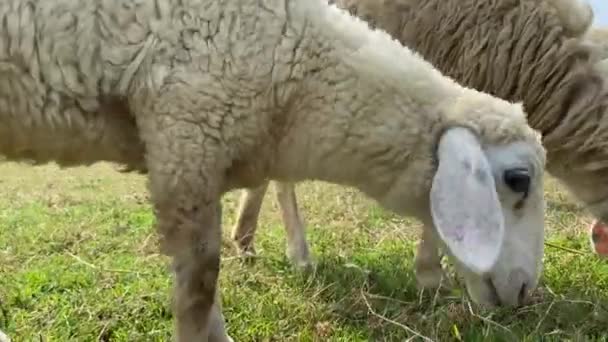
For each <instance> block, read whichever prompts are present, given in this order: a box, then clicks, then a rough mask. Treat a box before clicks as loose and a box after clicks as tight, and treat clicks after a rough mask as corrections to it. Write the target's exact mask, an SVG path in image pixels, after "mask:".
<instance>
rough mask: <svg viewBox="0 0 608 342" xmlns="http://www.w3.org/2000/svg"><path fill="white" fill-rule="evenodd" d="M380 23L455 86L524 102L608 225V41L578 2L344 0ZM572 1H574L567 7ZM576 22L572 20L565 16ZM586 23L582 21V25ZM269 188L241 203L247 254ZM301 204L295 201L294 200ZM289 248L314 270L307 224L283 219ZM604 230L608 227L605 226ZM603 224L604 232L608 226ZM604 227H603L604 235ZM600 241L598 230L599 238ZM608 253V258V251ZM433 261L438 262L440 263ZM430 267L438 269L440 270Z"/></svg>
mask: <svg viewBox="0 0 608 342" xmlns="http://www.w3.org/2000/svg"><path fill="white" fill-rule="evenodd" d="M336 2H337V5H338V6H340V7H342V8H344V9H347V10H349V11H350V12H351V13H353V14H356V15H357V16H359V17H360V18H363V19H365V20H366V21H368V22H369V23H371V24H372V26H377V27H379V28H381V29H384V30H386V31H387V32H389V33H390V34H391V35H393V36H394V37H396V38H398V39H399V40H400V41H401V43H403V44H404V45H406V46H409V47H411V48H413V49H414V50H417V51H419V52H420V53H422V54H423V55H424V56H425V57H426V58H428V59H429V60H430V61H431V62H432V63H434V64H436V66H437V67H439V69H440V70H441V71H443V72H444V73H447V74H448V75H450V76H452V77H454V78H455V79H456V80H457V81H460V82H464V84H466V85H468V86H470V87H473V88H476V89H478V90H481V91H486V92H488V93H490V94H494V95H497V96H499V97H501V98H504V99H507V100H511V101H523V102H524V106H525V107H526V108H527V111H526V112H527V113H528V115H529V119H530V122H531V123H532V125H533V127H535V128H537V129H540V130H542V131H543V133H544V142H545V144H548V149H549V152H550V154H549V164H548V170H549V172H550V173H552V174H553V175H554V176H556V177H557V178H558V179H560V180H561V181H562V182H563V183H564V184H565V185H566V186H567V187H568V188H569V190H570V191H571V192H572V193H573V194H574V195H576V197H578V198H579V199H581V200H582V201H583V202H584V203H586V204H587V205H588V207H589V209H590V211H591V212H592V213H593V214H594V215H595V216H596V217H598V218H601V219H604V220H606V219H608V172H606V168H608V149H606V144H607V143H608V136H607V135H606V134H608V130H607V129H606V127H605V126H606V125H608V119H606V118H604V116H605V115H608V112H607V109H606V108H607V107H608V90H607V89H604V87H606V86H605V85H604V81H603V77H602V75H604V77H606V75H608V59H607V58H608V56H606V57H605V58H604V59H603V60H601V61H597V57H593V56H596V55H597V46H591V47H590V46H589V44H587V43H588V40H591V41H592V42H596V44H597V43H598V42H604V43H605V42H606V41H608V40H605V39H603V38H601V37H602V35H601V33H600V32H605V31H603V29H596V28H593V29H590V30H588V31H587V32H588V33H587V36H586V37H590V38H588V39H581V36H582V35H583V33H584V31H586V30H587V29H586V28H585V27H587V28H588V27H589V26H590V25H591V21H592V16H589V15H587V14H586V13H588V12H587V11H586V10H585V8H586V7H587V6H588V4H587V5H585V4H586V2H584V1H580V0H571V1H570V0H550V1H549V0H497V1H491V2H489V1H482V0H465V1H460V0H441V1H440V0H431V1H421V0H383V1H373V0H337V1H336ZM568 3H570V4H571V6H570V7H568V6H567V5H568ZM567 15H569V16H570V18H572V19H570V20H565V19H564V18H565V17H566V16H567ZM576 18H578V19H576ZM275 185H276V186H277V188H279V189H281V192H282V193H284V194H289V195H288V196H287V195H284V196H281V197H279V201H278V202H279V208H280V209H281V211H282V212H283V216H284V217H285V216H288V214H289V213H298V208H297V204H296V201H295V195H294V194H293V193H294V190H293V185H292V184H280V183H275ZM266 186H267V184H262V186H261V187H259V188H257V189H252V190H248V192H247V193H245V194H243V197H242V199H241V211H240V213H239V219H238V220H237V223H236V225H235V226H234V228H233V239H234V240H235V241H237V242H238V246H239V248H240V250H242V251H243V252H244V253H254V249H253V236H254V234H255V229H256V226H257V212H256V211H257V210H259V206H260V205H261V202H262V200H263V196H264V193H265V191H266V190H265V189H266ZM291 199H293V200H291ZM284 221H285V228H286V230H287V235H288V239H287V250H288V253H289V256H290V257H291V259H292V260H294V262H296V264H299V265H307V264H309V263H310V257H309V252H308V244H307V242H306V239H305V237H304V225H303V224H302V222H301V220H300V219H299V214H298V215H297V216H295V215H294V216H292V217H289V218H286V219H284ZM600 224H602V223H601V222H600ZM602 227H603V226H602ZM600 228H601V227H598V228H596V229H595V230H596V231H598V232H599V231H600ZM606 231H607V232H608V227H607V228H606ZM596 235H597V233H596ZM432 249H433V244H429V243H427V242H425V237H424V236H423V239H422V241H421V244H420V247H419V250H418V257H417V260H416V271H417V277H418V281H419V283H420V284H421V285H422V286H424V287H434V286H437V284H438V282H439V280H440V274H441V270H440V269H438V268H437V267H439V266H438V265H439V260H440V258H439V257H438V256H437V257H434V256H435V255H436V254H437V253H435V252H434V251H432ZM607 253H608V252H607ZM432 259H434V260H432ZM432 265H435V266H433V267H432Z"/></svg>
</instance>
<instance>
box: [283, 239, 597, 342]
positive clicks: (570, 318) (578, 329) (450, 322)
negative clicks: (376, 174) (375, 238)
mask: <svg viewBox="0 0 608 342" xmlns="http://www.w3.org/2000/svg"><path fill="white" fill-rule="evenodd" d="M318 259H319V260H318V263H317V267H316V269H315V270H314V271H313V272H311V273H298V272H296V271H293V273H291V276H288V277H286V278H285V281H284V282H285V285H286V286H291V287H294V288H297V289H298V291H302V292H303V293H305V296H307V297H309V298H311V300H313V299H314V300H320V301H323V302H324V304H325V305H326V306H327V307H328V308H329V310H330V312H331V316H332V319H333V320H335V322H336V324H341V325H348V326H350V327H352V328H355V329H358V330H362V331H366V333H367V334H368V338H369V340H374V341H377V340H382V341H403V340H405V339H407V338H409V337H412V336H414V335H413V334H414V333H412V332H411V331H408V329H412V330H414V331H416V332H418V333H419V334H421V335H424V336H426V337H428V338H431V339H432V340H435V341H444V340H459V339H461V340H464V341H488V340H491V341H538V340H543V341H547V340H548V341H554V340H555V341H557V340H563V339H564V338H567V339H574V340H585V341H608V334H607V333H606V326H608V301H607V300H606V296H605V292H603V291H602V290H601V289H597V288H596V289H594V288H593V284H580V285H581V286H582V288H581V287H574V288H571V289H569V290H567V292H565V293H561V294H558V295H556V294H552V293H551V291H550V290H548V289H547V288H544V287H542V286H541V288H540V289H539V291H538V293H536V294H535V298H534V304H530V305H528V306H526V307H522V308H519V309H497V310H484V309H481V308H479V307H477V306H475V305H473V304H471V303H470V301H469V300H468V299H467V298H466V296H464V295H463V294H462V291H461V290H460V287H458V285H456V286H455V288H453V289H452V290H451V291H448V290H444V291H442V293H431V292H430V291H425V292H424V293H421V292H419V290H418V289H417V287H416V283H415V278H414V273H413V266H412V264H411V260H413V255H412V252H411V251H408V250H401V251H399V250H394V251H392V252H387V251H383V252H378V253H373V255H372V256H370V255H366V254H365V253H364V254H363V256H361V257H359V258H358V260H356V261H355V262H351V263H348V262H346V261H345V260H343V259H340V258H336V257H335V256H327V255H326V256H323V257H320V258H318ZM452 275H453V274H452ZM558 282H559V280H558ZM585 287H586V288H585ZM574 298H585V299H574ZM372 310H373V311H372ZM389 320H390V321H389ZM414 340H424V339H422V338H417V339H414Z"/></svg>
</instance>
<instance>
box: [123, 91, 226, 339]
mask: <svg viewBox="0 0 608 342" xmlns="http://www.w3.org/2000/svg"><path fill="white" fill-rule="evenodd" d="M173 87H174V88H173V89H171V86H167V87H165V89H166V91H165V92H163V94H161V95H160V96H158V95H157V96H150V95H149V94H146V96H140V97H134V98H132V99H131V100H130V102H131V103H133V106H134V107H135V108H134V109H133V112H134V113H135V115H136V118H137V120H138V122H137V123H138V127H139V129H140V132H141V137H142V140H143V141H144V143H145V145H146V152H147V153H146V163H147V167H148V178H149V182H148V186H149V189H150V194H151V199H152V203H153V205H154V210H155V213H156V220H157V229H158V232H159V234H160V237H161V241H160V242H161V249H162V252H163V253H164V254H166V255H168V256H170V257H171V258H172V264H173V270H174V274H175V275H174V279H175V284H174V290H173V291H174V316H175V332H176V341H178V342H186V341H188V342H191V341H192V342H199V341H200V342H207V341H210V342H211V341H214V342H215V341H227V340H228V339H227V337H226V338H220V337H218V336H221V335H222V334H221V331H218V330H220V329H222V330H223V327H222V326H221V325H218V323H217V321H218V320H220V319H223V318H221V316H220V315H221V309H220V308H219V307H218V306H217V305H218V303H216V288H217V279H218V275H219V271H220V248H221V235H222V229H221V201H220V200H221V195H222V193H223V191H224V190H223V187H224V182H223V181H224V178H223V176H224V175H225V170H226V168H227V165H228V161H227V160H225V156H226V155H227V153H225V151H224V150H223V149H222V148H221V147H220V146H221V145H220V144H221V142H219V141H217V140H216V139H215V138H211V137H209V136H208V135H207V134H205V132H208V131H212V130H213V129H214V128H213V127H212V126H209V125H206V123H205V122H206V121H212V120H213V119H217V118H209V119H208V120H192V113H197V114H198V113H208V114H207V115H209V116H211V115H220V114H218V113H217V112H210V111H206V110H205V108H207V107H206V106H205V104H204V103H197V99H200V98H201V96H200V93H197V92H190V90H191V89H190V88H189V87H188V86H187V85H183V84H182V85H179V88H177V89H176V88H175V87H178V85H175V86H173ZM167 88H168V89H167ZM165 89H164V90H165ZM144 94H145V93H144ZM141 100H144V101H146V102H144V104H143V105H141V106H137V105H139V104H141V102H142V101H141ZM184 104H186V105H184ZM220 136H221V135H220ZM210 332H212V334H210ZM223 335H225V333H224V334H223Z"/></svg>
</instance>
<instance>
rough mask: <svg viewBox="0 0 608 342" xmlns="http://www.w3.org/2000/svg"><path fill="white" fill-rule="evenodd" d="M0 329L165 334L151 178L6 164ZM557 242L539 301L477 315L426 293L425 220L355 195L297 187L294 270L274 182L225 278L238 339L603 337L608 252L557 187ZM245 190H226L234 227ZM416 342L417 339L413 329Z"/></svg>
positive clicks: (454, 299) (458, 299)
mask: <svg viewBox="0 0 608 342" xmlns="http://www.w3.org/2000/svg"><path fill="white" fill-rule="evenodd" d="M0 189H1V190H0V330H3V331H5V332H7V333H8V334H9V335H10V336H11V337H12V338H13V340H14V341H167V340H169V338H170V335H171V329H172V314H171V309H170V288H171V277H170V273H169V268H168V259H167V258H166V257H164V256H162V255H159V254H158V251H157V243H156V241H157V240H156V235H155V234H154V229H153V223H154V218H153V216H152V212H151V210H150V206H149V203H148V202H147V191H146V188H145V179H144V178H143V177H142V176H136V175H124V174H119V173H117V172H115V171H113V169H112V167H111V166H109V165H103V164H100V165H97V166H95V167H91V168H77V169H71V170H59V169H58V168H57V167H55V166H44V167H36V168H32V167H27V166H22V165H18V164H13V163H5V164H2V165H0ZM546 189H547V194H548V195H547V196H548V211H547V224H548V233H547V234H548V242H550V243H553V244H557V245H560V246H564V247H567V248H570V249H575V250H579V251H582V252H583V253H582V254H578V253H574V252H571V251H567V250H564V249H559V248H555V247H547V248H546V255H545V273H544V276H543V279H542V286H541V288H540V289H539V291H538V292H537V294H536V295H535V297H536V301H535V304H533V305H531V306H528V307H524V308H521V309H518V310H507V309H502V310H495V311H489V310H485V311H484V310H480V309H479V308H477V307H475V306H474V305H471V304H470V303H469V301H468V300H467V299H466V297H465V296H463V295H462V291H458V290H455V291H452V292H451V293H445V294H442V295H440V296H435V294H434V293H420V292H419V291H418V290H417V289H416V286H415V281H414V274H413V268H412V262H413V255H414V246H415V240H416V238H417V234H418V231H419V229H420V225H419V224H418V223H417V222H415V221H412V220H408V219H403V218H399V217H396V216H394V215H392V214H389V213H386V212H385V211H383V210H381V209H379V208H378V207H377V206H376V205H375V204H374V203H373V202H371V201H370V200H368V199H365V198H364V197H363V196H362V195H360V194H359V193H358V192H356V191H353V190H350V189H344V188H341V187H337V186H332V185H328V184H324V183H306V184H302V185H300V186H299V187H298V188H297V192H298V196H299V202H300V205H301V207H302V211H303V214H304V216H305V218H306V221H307V225H308V236H309V241H310V243H311V247H312V251H313V255H314V257H315V259H316V261H317V263H318V267H317V268H316V270H315V272H314V273H312V274H301V273H298V272H296V271H294V270H293V269H292V267H291V266H290V264H289V263H288V261H287V260H286V258H285V256H284V243H285V242H284V241H285V238H284V233H283V228H282V222H281V220H280V216H279V213H278V211H277V209H276V204H275V199H274V193H273V192H270V193H269V196H267V198H266V201H265V203H264V207H263V211H262V215H261V218H260V228H259V231H258V235H257V245H256V246H257V250H258V254H259V258H257V259H256V262H255V263H253V264H247V263H243V262H242V261H241V260H239V259H238V258H236V257H235V255H236V254H235V250H234V248H233V247H232V245H231V244H230V243H229V240H228V234H225V244H224V250H223V257H224V259H223V262H222V273H221V279H220V281H221V289H222V297H223V303H224V304H223V305H224V313H225V315H226V319H227V321H228V323H227V324H228V329H229V333H230V334H231V335H232V336H233V337H234V338H235V341H404V340H406V339H407V338H409V337H412V336H413V335H412V333H410V330H414V331H416V332H418V333H419V334H422V335H425V336H427V337H429V338H431V339H433V340H435V341H456V340H463V341H539V340H542V341H564V340H566V341H567V340H569V341H607V340H608V337H607V336H608V333H607V331H606V327H607V326H608V303H607V293H608V263H607V262H606V261H604V260H601V259H598V258H596V257H595V256H594V255H591V254H588V253H589V242H588V238H587V235H586V231H585V226H586V225H587V224H588V223H589V220H590V218H589V217H587V216H585V215H584V214H583V213H582V212H581V210H580V208H579V207H577V206H576V205H573V204H572V203H574V201H572V200H570V199H569V198H568V197H567V196H566V194H565V193H563V192H561V191H560V190H559V189H558V187H557V185H556V184H555V182H554V181H552V180H549V181H548V182H547V186H546ZM237 200H238V194H236V193H230V194H228V195H226V197H225V198H224V200H223V201H224V230H225V231H226V232H228V231H229V230H230V229H231V227H232V224H233V222H234V218H235V210H236V204H237ZM415 340H420V339H415Z"/></svg>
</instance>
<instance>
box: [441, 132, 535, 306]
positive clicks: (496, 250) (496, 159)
mask: <svg viewBox="0 0 608 342" xmlns="http://www.w3.org/2000/svg"><path fill="white" fill-rule="evenodd" d="M533 144H539V143H538V142H531V141H515V142H511V143H508V144H498V145H492V144H484V143H481V142H480V139H479V138H478V137H477V136H476V135H474V134H473V133H472V132H471V131H469V130H468V129H464V128H452V129H449V130H447V131H446V133H444V134H443V136H442V137H441V139H440V143H439V145H438V149H437V156H438V167H437V171H436V174H435V176H434V179H433V183H432V187H431V193H430V206H431V216H432V222H433V225H434V227H435V229H434V231H435V233H436V235H437V237H438V240H439V241H441V242H442V245H443V247H444V249H445V250H446V252H447V254H448V256H450V257H451V259H452V261H453V262H454V263H455V266H456V268H457V270H458V271H459V273H460V274H461V275H462V276H463V277H464V279H465V283H466V287H467V290H468V292H469V295H470V296H471V297H472V299H473V300H474V301H475V302H478V303H481V304H485V305H489V306H494V305H520V304H522V303H523V302H524V300H525V299H526V298H527V296H528V294H529V291H530V290H532V289H534V288H535V287H536V285H537V283H538V278H539V275H540V273H541V272H542V256H543V248H544V245H543V237H544V209H545V201H544V196H543V167H544V165H543V161H544V159H543V158H539V156H538V153H537V151H538V146H533Z"/></svg>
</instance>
